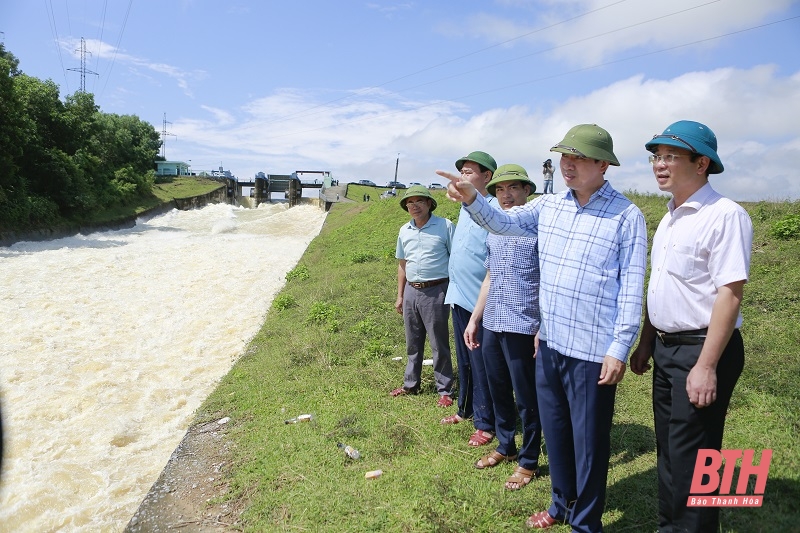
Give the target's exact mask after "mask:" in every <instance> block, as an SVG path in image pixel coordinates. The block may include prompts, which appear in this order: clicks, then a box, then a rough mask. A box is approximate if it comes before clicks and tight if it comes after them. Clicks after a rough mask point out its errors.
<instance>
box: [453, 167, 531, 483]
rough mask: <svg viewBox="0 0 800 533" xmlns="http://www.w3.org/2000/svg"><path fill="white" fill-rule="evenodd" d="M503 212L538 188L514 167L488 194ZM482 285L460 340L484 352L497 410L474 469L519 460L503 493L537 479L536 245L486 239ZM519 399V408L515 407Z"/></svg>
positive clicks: (501, 173) (500, 173)
mask: <svg viewBox="0 0 800 533" xmlns="http://www.w3.org/2000/svg"><path fill="white" fill-rule="evenodd" d="M486 189H487V190H488V191H489V193H490V194H491V195H492V196H494V197H495V198H496V199H497V201H498V202H500V206H501V207H502V208H503V209H511V208H512V207H515V206H518V205H525V203H526V202H527V201H528V196H530V195H531V194H533V191H535V190H536V184H535V183H533V182H532V181H531V179H530V178H529V177H528V173H527V171H526V170H525V169H524V168H522V167H521V166H519V165H503V166H501V167H500V168H498V169H497V171H496V172H495V177H494V178H493V179H492V181H490V182H489V184H488V185H487V186H486ZM486 250H487V253H486V261H484V266H485V267H486V269H487V271H486V277H485V278H484V280H483V285H482V286H481V291H480V294H479V296H478V302H477V303H476V304H475V310H474V311H473V312H472V316H471V317H470V319H469V324H468V325H467V328H466V330H465V332H464V342H465V343H466V345H467V346H468V347H469V348H470V349H474V348H473V346H476V345H478V344H481V338H480V337H479V336H478V332H479V330H480V329H483V339H482V343H483V352H482V353H483V360H484V366H485V368H486V378H487V380H488V383H489V392H490V395H491V402H490V403H491V405H493V406H494V418H495V433H496V435H497V440H498V442H499V444H498V446H497V449H496V450H494V451H492V452H490V453H489V454H488V455H486V456H484V457H482V458H481V459H480V460H479V461H478V462H477V463H475V466H476V467H477V468H487V467H493V466H496V465H498V464H500V463H502V462H505V461H512V460H513V459H514V457H516V459H517V463H518V464H517V466H516V467H515V468H514V473H513V474H512V475H511V477H509V478H508V480H507V481H506V489H508V490H519V489H521V488H523V487H524V486H526V485H527V484H528V483H530V482H531V480H532V479H533V478H534V477H536V476H538V475H539V453H540V451H541V448H542V427H541V424H540V423H539V404H538V403H537V401H536V360H535V359H534V357H533V356H534V353H535V347H534V346H535V336H536V333H538V331H539V253H538V251H537V250H536V239H535V238H532V237H517V236H511V237H509V236H505V235H494V234H492V233H490V234H489V235H488V236H487V237H486ZM515 396H516V400H515ZM517 414H519V418H520V419H521V420H522V446H521V447H520V448H519V449H517V444H516V441H515V437H516V432H517Z"/></svg>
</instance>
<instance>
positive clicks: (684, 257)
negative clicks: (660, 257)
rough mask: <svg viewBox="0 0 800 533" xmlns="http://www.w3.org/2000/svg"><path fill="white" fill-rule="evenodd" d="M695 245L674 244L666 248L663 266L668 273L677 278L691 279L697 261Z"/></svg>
mask: <svg viewBox="0 0 800 533" xmlns="http://www.w3.org/2000/svg"><path fill="white" fill-rule="evenodd" d="M695 248H696V247H695V246H693V245H688V244H675V245H673V246H672V249H668V250H667V258H666V262H665V267H666V269H667V272H669V274H670V275H672V276H675V277H676V278H678V279H684V280H685V279H691V277H692V276H693V275H694V273H695V264H696V262H697V252H696V249H695Z"/></svg>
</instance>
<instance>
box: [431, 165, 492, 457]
mask: <svg viewBox="0 0 800 533" xmlns="http://www.w3.org/2000/svg"><path fill="white" fill-rule="evenodd" d="M456 169H458V171H459V172H460V173H461V177H462V178H463V179H465V180H467V181H469V182H470V183H472V185H474V186H475V189H476V190H477V191H478V193H479V194H480V195H481V196H483V197H486V199H487V201H488V202H489V203H490V204H492V205H493V206H495V207H496V206H497V200H496V199H495V198H494V197H493V196H491V195H489V193H488V192H487V191H486V184H487V183H489V181H491V179H492V176H493V175H494V171H495V170H496V169H497V163H496V162H495V160H494V158H493V157H492V156H490V155H489V154H487V153H486V152H479V151H477V152H472V153H470V154H469V155H466V156H464V157H462V158H461V159H459V160H457V161H456ZM487 234H488V232H487V231H486V230H485V229H483V228H481V227H480V226H478V225H477V224H476V223H475V222H473V221H472V219H471V218H470V216H469V213H467V212H466V210H464V209H463V208H462V209H461V211H460V212H459V215H458V224H456V233H455V236H454V237H453V253H452V254H451V255H450V266H449V268H448V271H449V273H450V286H449V287H448V289H447V296H446V297H445V299H444V302H445V303H446V304H450V306H451V308H452V309H451V310H452V313H453V333H454V341H455V348H456V361H457V364H458V409H457V411H456V413H455V414H454V415H450V416H447V417H445V418H443V419H442V421H441V423H442V424H458V423H460V422H462V421H464V420H467V419H470V418H472V423H473V425H474V426H475V432H474V433H473V434H472V436H471V437H470V438H469V440H468V441H467V443H468V444H469V445H470V446H483V445H486V444H488V443H489V442H491V441H492V439H494V430H495V420H494V408H493V407H492V404H491V397H490V395H489V381H488V379H487V377H486V369H485V368H484V365H483V355H482V354H481V345H480V339H481V337H483V328H479V330H478V333H477V343H476V344H475V347H474V348H472V349H470V348H469V347H467V345H466V344H465V343H464V331H465V330H466V328H467V324H468V323H469V319H470V315H472V311H473V310H474V309H475V302H477V301H478V294H479V293H480V291H481V283H483V278H485V277H486V267H485V266H484V264H483V263H484V260H485V259H486V235H487Z"/></svg>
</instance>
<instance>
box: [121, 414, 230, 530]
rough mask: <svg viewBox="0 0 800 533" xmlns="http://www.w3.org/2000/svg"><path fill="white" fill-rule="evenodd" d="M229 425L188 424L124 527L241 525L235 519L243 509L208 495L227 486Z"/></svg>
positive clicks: (224, 527) (219, 527)
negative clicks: (155, 479)
mask: <svg viewBox="0 0 800 533" xmlns="http://www.w3.org/2000/svg"><path fill="white" fill-rule="evenodd" d="M223 420H224V419H223ZM225 428H226V425H225V424H224V423H223V424H220V423H219V422H218V421H214V422H207V423H205V424H198V425H196V426H193V427H191V428H189V430H188V431H187V432H186V435H185V436H184V437H183V440H182V441H181V443H180V444H179V445H178V447H177V448H176V449H175V451H174V452H172V455H171V456H170V458H169V461H168V462H167V465H166V467H164V470H163V471H162V472H161V475H160V476H159V478H158V480H157V481H156V482H155V483H154V484H153V486H152V487H151V488H150V491H149V492H148V493H147V496H145V498H144V500H143V501H142V503H141V505H140V506H139V509H138V510H137V511H136V513H135V514H134V515H133V518H131V520H130V522H129V523H128V525H127V526H126V528H125V533H151V532H152V533H155V532H168V531H169V532H174V531H180V532H183V533H185V532H203V533H212V532H213V533H222V532H225V533H227V532H230V531H238V528H236V527H235V526H234V524H235V523H236V522H237V521H238V518H239V514H240V513H241V511H242V509H234V508H232V507H231V506H230V505H229V504H227V503H226V504H219V503H212V502H210V501H209V500H213V499H215V498H218V497H219V496H222V495H224V494H225V493H226V492H227V490H228V487H227V485H226V484H225V481H224V479H225V473H226V471H227V470H228V469H229V468H230V453H229V448H228V440H227V437H226V435H225Z"/></svg>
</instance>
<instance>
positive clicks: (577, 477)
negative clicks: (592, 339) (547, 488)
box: [536, 341, 617, 533]
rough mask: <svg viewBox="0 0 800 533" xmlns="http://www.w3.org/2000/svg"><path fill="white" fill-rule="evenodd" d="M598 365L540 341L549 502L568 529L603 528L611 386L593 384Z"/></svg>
mask: <svg viewBox="0 0 800 533" xmlns="http://www.w3.org/2000/svg"><path fill="white" fill-rule="evenodd" d="M602 366H603V365H602V364H600V363H594V362H590V361H582V360H580V359H575V358H574V357H567V356H565V355H563V354H560V353H558V352H557V351H555V350H553V349H551V348H548V346H547V342H545V341H540V342H539V355H537V357H536V392H537V394H538V398H539V418H540V419H541V421H542V431H543V432H544V441H545V444H546V445H547V460H548V463H549V465H550V481H551V484H552V498H553V504H552V505H551V506H550V508H549V509H548V512H549V513H550V516H552V517H554V518H556V519H558V520H563V521H566V522H567V523H569V524H570V525H571V526H572V530H573V531H578V532H582V533H584V532H585V533H590V532H597V531H602V530H603V524H602V521H601V518H602V516H603V509H604V508H605V499H606V481H607V479H608V461H609V454H610V450H611V421H612V418H613V417H614V398H615V395H616V392H617V386H616V385H598V384H597V382H598V381H600V370H601V368H602Z"/></svg>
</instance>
